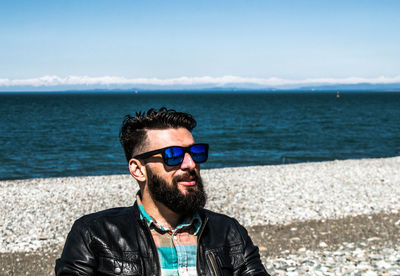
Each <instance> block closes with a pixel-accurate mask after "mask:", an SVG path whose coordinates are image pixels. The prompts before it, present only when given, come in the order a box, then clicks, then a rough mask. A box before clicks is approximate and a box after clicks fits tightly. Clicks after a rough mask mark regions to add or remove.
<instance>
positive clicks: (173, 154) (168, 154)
mask: <svg viewBox="0 0 400 276" xmlns="http://www.w3.org/2000/svg"><path fill="white" fill-rule="evenodd" d="M184 156H185V153H184V151H183V149H182V148H180V147H170V148H167V149H165V152H164V161H165V164H167V165H168V166H176V165H178V164H180V163H182V161H183V157H184Z"/></svg>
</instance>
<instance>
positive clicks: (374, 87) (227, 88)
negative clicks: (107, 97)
mask: <svg viewBox="0 0 400 276" xmlns="http://www.w3.org/2000/svg"><path fill="white" fill-rule="evenodd" d="M337 90H340V91H382V92H384V91H396V92H400V83H391V84H373V83H358V84H340V83H338V84H329V85H327V84H313V85H280V86H274V87H272V86H263V85H259V84H254V83H240V84H235V83H230V84H225V85H219V86H216V85H215V84H200V85H198V84H196V85H150V84H148V85H135V87H132V85H128V84H127V85H117V84H116V85H103V86H102V85H98V84H96V85H58V86H0V92H14V91H19V92H30V91H32V92H33V91H41V92H54V91H64V92H66V91H71V92H80V91H85V92H111V91H115V92H133V93H135V92H144V91H159V92H162V91H198V92H199V91H204V92H212V91H215V92H218V91H220V92H234V91H337Z"/></svg>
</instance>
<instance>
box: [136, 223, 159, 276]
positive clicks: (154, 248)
mask: <svg viewBox="0 0 400 276" xmlns="http://www.w3.org/2000/svg"><path fill="white" fill-rule="evenodd" d="M141 222H142V224H144V225H145V228H146V230H147V235H149V236H150V241H151V244H152V247H153V252H154V253H155V254H154V255H155V258H156V260H157V268H158V275H161V264H160V258H159V256H158V250H157V247H156V243H155V242H154V239H153V236H152V235H151V231H150V229H149V227H148V226H147V223H144V222H143V221H141Z"/></svg>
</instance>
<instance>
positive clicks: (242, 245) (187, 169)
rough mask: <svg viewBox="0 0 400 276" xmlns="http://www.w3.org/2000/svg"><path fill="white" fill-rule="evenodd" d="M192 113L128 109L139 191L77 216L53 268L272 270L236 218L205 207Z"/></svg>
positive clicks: (91, 271) (126, 134)
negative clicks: (126, 201)
mask: <svg viewBox="0 0 400 276" xmlns="http://www.w3.org/2000/svg"><path fill="white" fill-rule="evenodd" d="M195 126H196V121H195V120H194V119H193V117H192V116H191V115H190V114H187V113H182V112H176V111H174V110H167V109H166V108H161V109H160V110H154V109H150V110H149V111H147V113H136V117H132V116H129V115H127V116H126V117H125V120H124V122H123V125H122V127H121V131H120V141H121V144H122V146H123V148H124V151H125V155H126V159H127V161H128V163H129V171H130V173H131V175H132V176H133V177H134V178H135V179H136V180H137V182H138V183H139V187H140V191H139V192H138V193H137V196H136V202H135V204H134V206H132V207H126V208H114V209H110V210H105V211H101V212H98V213H95V214H90V215H87V216H84V217H82V218H80V219H78V220H77V221H76V222H75V223H74V225H73V227H72V229H71V232H70V233H69V235H68V238H67V241H66V243H65V247H64V250H63V253H62V256H61V258H60V259H58V260H57V262H56V268H55V271H56V275H58V276H62V275H80V276H81V275H268V274H267V272H266V271H265V268H264V267H263V265H262V263H261V261H260V255H259V253H258V248H257V247H256V246H254V245H253V243H252V241H251V239H250V238H249V236H248V234H247V231H246V230H245V229H244V228H243V227H242V226H241V225H240V224H239V223H238V222H237V221H236V220H235V219H233V218H229V217H227V216H225V215H221V214H216V213H213V212H211V211H209V210H206V209H204V208H203V207H204V205H205V203H206V194H205V192H204V188H203V183H202V180H201V177H200V163H203V162H206V161H207V158H208V145H207V144H196V143H195V141H194V138H193V136H192V134H191V131H192V129H193V128H194V127H195Z"/></svg>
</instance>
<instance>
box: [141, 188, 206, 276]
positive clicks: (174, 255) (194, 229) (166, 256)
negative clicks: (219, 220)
mask: <svg viewBox="0 0 400 276" xmlns="http://www.w3.org/2000/svg"><path fill="white" fill-rule="evenodd" d="M137 202H138V206H139V210H140V218H141V219H142V220H144V221H145V222H146V224H147V225H148V226H149V228H150V232H151V234H152V236H153V240H154V243H155V245H156V247H157V252H158V258H159V260H160V267H161V275H163V276H170V275H171V276H172V275H185V276H189V275H190V276H194V275H197V270H196V260H197V235H198V233H199V231H200V228H201V225H202V221H201V218H200V216H199V214H197V213H196V214H195V215H194V216H193V217H192V218H185V219H184V220H183V222H182V223H181V224H180V225H178V226H177V227H176V228H175V229H168V228H166V227H163V226H162V225H160V224H158V223H157V221H155V220H154V219H153V218H152V217H151V216H150V215H149V214H148V213H147V212H146V210H145V209H144V207H143V205H142V202H141V200H140V197H139V195H138V196H137Z"/></svg>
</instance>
